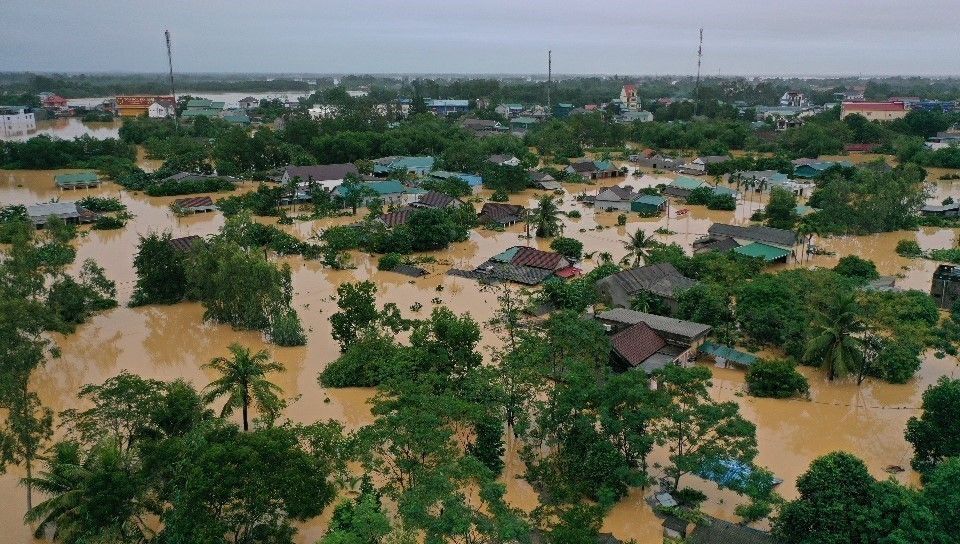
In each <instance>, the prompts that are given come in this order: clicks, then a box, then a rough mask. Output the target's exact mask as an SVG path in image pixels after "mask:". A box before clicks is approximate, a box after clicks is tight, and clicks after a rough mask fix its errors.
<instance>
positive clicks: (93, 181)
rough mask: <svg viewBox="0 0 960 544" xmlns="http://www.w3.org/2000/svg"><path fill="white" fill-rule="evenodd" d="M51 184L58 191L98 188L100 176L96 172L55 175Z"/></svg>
mask: <svg viewBox="0 0 960 544" xmlns="http://www.w3.org/2000/svg"><path fill="white" fill-rule="evenodd" d="M53 182H54V183H55V184H56V186H57V187H59V188H60V189H87V188H89V187H99V186H100V176H98V175H97V173H96V172H77V173H75V174H57V175H56V176H54V178H53Z"/></svg>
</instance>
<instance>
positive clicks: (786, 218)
mask: <svg viewBox="0 0 960 544" xmlns="http://www.w3.org/2000/svg"><path fill="white" fill-rule="evenodd" d="M796 207H797V197H796V196H794V194H793V193H791V192H790V191H788V190H786V189H781V188H780V187H774V188H773V189H771V190H770V201H769V202H767V207H766V208H765V209H764V210H765V212H764V215H765V216H766V218H767V226H769V227H773V228H775V229H787V230H790V229H793V226H794V224H795V223H796V222H797V219H798V217H797V212H796V209H795V208H796Z"/></svg>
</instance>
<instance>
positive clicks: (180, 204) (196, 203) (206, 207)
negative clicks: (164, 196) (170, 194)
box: [170, 196, 217, 213]
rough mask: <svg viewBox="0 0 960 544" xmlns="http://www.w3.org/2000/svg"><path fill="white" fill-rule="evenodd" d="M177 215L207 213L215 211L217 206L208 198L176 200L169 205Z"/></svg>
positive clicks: (196, 197)
mask: <svg viewBox="0 0 960 544" xmlns="http://www.w3.org/2000/svg"><path fill="white" fill-rule="evenodd" d="M170 207H171V208H173V209H174V210H176V211H177V212H178V213H207V212H212V211H216V209H217V206H216V204H214V203H213V199H212V198H210V197H209V196H195V197H190V198H178V199H176V200H174V201H173V204H171V205H170Z"/></svg>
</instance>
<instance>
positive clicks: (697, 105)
mask: <svg viewBox="0 0 960 544" xmlns="http://www.w3.org/2000/svg"><path fill="white" fill-rule="evenodd" d="M701 61H703V29H702V28H701V29H700V46H699V47H698V48H697V84H696V85H694V87H693V96H694V103H693V114H694V115H697V113H698V111H699V109H700V63H701Z"/></svg>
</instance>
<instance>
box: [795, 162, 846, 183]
mask: <svg viewBox="0 0 960 544" xmlns="http://www.w3.org/2000/svg"><path fill="white" fill-rule="evenodd" d="M793 166H794V168H793V175H794V177H798V178H803V179H813V178H815V177H817V176H819V175H820V174H821V173H823V172H825V171H827V170H829V169H830V168H832V167H834V166H843V167H845V168H850V167H852V166H853V163H852V162H850V161H838V162H834V161H819V160H816V159H796V160H794V161H793Z"/></svg>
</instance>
